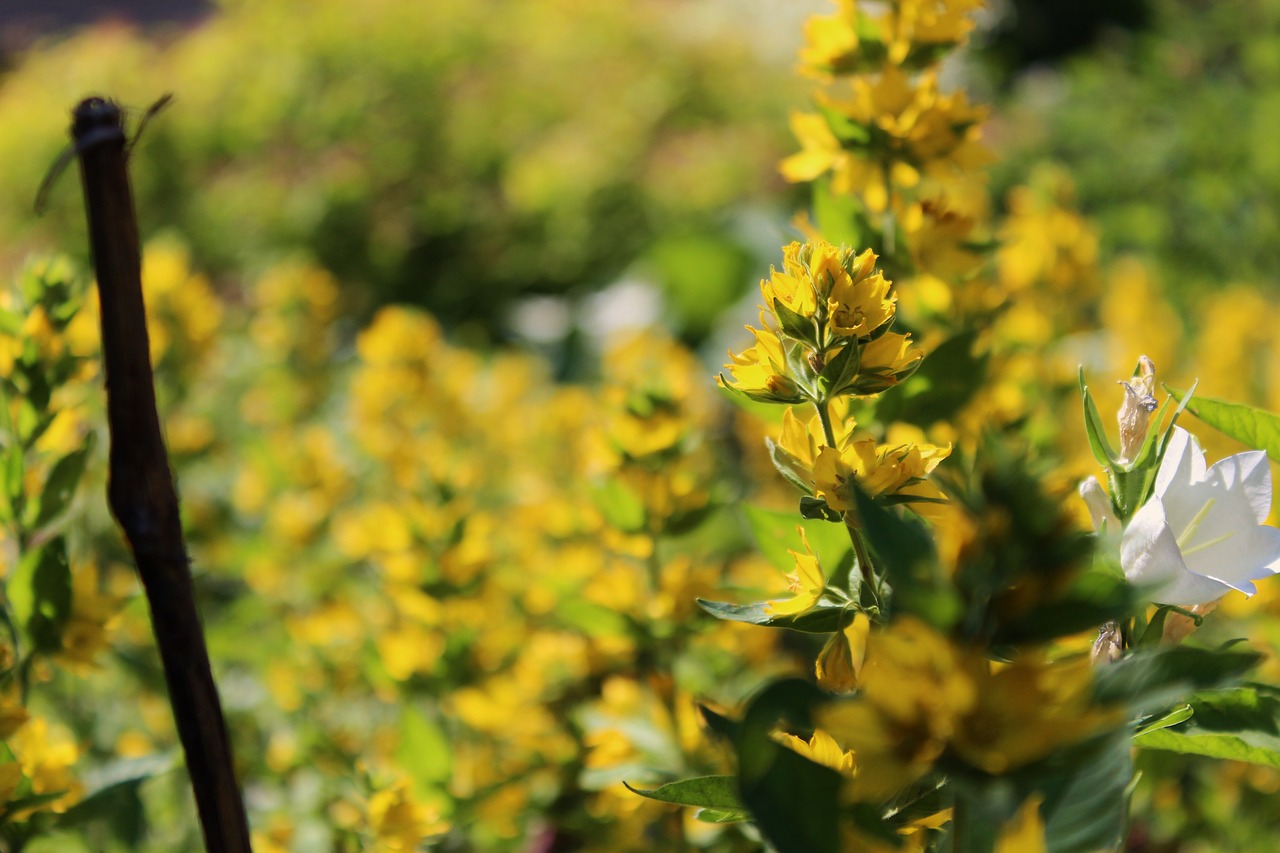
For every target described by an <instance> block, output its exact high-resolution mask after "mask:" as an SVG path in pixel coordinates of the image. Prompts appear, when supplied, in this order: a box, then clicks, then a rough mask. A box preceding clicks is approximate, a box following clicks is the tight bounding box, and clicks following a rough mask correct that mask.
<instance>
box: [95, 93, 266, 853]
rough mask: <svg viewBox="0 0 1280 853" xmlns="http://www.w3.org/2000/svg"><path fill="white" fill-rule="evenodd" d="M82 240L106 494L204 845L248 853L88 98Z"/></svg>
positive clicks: (122, 230)
mask: <svg viewBox="0 0 1280 853" xmlns="http://www.w3.org/2000/svg"><path fill="white" fill-rule="evenodd" d="M72 116H73V118H74V121H73V123H72V126H71V135H72V138H73V139H74V144H75V150H76V153H77V154H78V155H79V158H80V176H81V180H82V183H83V185H84V198H85V207H86V210H87V214H88V219H89V239H90V248H91V249H92V252H93V264H94V269H95V270H96V272H97V276H98V296H99V301H100V304H101V315H102V361H103V366H104V370H105V374H106V386H107V422H108V426H109V427H110V431H111V455H110V474H109V479H108V486H107V499H108V502H109V504H110V506H111V512H112V514H113V515H114V516H115V518H116V521H117V522H118V523H119V524H120V527H121V528H122V529H123V530H124V535H125V538H126V539H127V540H128V542H129V547H130V548H131V549H132V550H133V557H134V561H135V562H136V563H137V566H138V574H139V575H140V576H141V578H142V585H143V588H144V589H145V590H146V594H147V601H148V603H149V604H150V606H151V625H152V629H153V630H154V632H155V637H156V645H157V646H158V647H159V649H160V659H161V660H162V661H163V663H164V675H165V681H166V682H167V684H168V686H169V702H170V704H171V705H172V707H173V717H174V720H175V721H176V722H177V726H178V735H179V737H180V738H181V739H182V748H183V751H184V752H185V753H186V757H187V771H188V772H189V773H190V775H191V785H192V788H194V790H195V798H196V807H197V809H198V810H199V812H200V824H201V827H202V828H203V830H204V839H205V847H206V849H208V850H209V851H210V853H242V851H243V852H244V853H247V851H250V850H251V848H250V844H249V827H248V822H247V821H246V819H245V811H244V802H243V801H242V799H241V797H240V790H239V788H238V787H237V786H236V779H235V773H234V770H233V766H232V758H231V743H230V740H229V738H228V737H227V729H226V724H225V723H224V721H223V718H222V705H221V703H220V702H219V700H218V691H217V687H216V686H215V685H214V681H213V672H212V671H211V669H210V667H209V652H208V650H207V649H206V648H205V642H204V632H203V630H202V629H201V625H200V614H199V611H198V610H197V609H196V600H195V589H194V585H193V584H192V581H191V568H190V561H189V559H188V557H187V547H186V543H185V542H184V540H183V536H182V525H181V521H180V518H179V514H178V494H177V490H176V489H175V488H174V485H173V475H172V474H171V473H170V471H169V459H168V454H167V453H166V451H165V447H164V438H163V436H162V435H161V432H160V418H159V415H158V414H157V413H156V396H155V385H154V380H153V377H152V372H151V356H150V348H149V342H148V337H147V320H146V313H145V309H144V305H143V300H142V256H141V250H140V249H139V244H138V222H137V217H136V215H135V213H134V208H133V193H132V191H131V190H130V187H129V174H128V169H127V163H126V160H127V156H126V155H127V139H126V137H125V132H124V126H123V123H122V119H121V114H120V108H119V107H117V106H116V105H115V104H114V103H112V102H111V101H108V100H104V99H102V98H89V99H87V100H85V101H83V102H81V103H80V105H79V106H77V107H76V108H75V110H74V111H73V112H72Z"/></svg>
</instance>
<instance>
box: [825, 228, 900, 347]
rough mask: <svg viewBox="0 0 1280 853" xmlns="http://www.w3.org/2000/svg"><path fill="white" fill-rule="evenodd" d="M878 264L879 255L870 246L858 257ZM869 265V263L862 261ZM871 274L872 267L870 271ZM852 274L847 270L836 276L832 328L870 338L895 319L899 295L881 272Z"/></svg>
mask: <svg viewBox="0 0 1280 853" xmlns="http://www.w3.org/2000/svg"><path fill="white" fill-rule="evenodd" d="M864 258H867V259H868V260H869V262H870V264H874V263H875V259H876V256H875V255H873V254H872V253H871V250H870V249H868V250H867V251H866V252H863V253H862V254H861V255H859V256H858V260H859V261H862V260H863V259H864ZM860 266H861V267H862V268H864V269H865V268H867V267H868V266H869V264H868V263H866V262H863V263H861V264H860ZM868 273H869V270H868ZM868 273H864V274H863V275H861V276H857V277H855V276H851V275H849V274H848V273H847V272H846V273H845V274H844V275H842V276H840V277H838V278H836V279H835V283H834V285H833V286H832V288H831V296H830V297H828V299H827V308H828V311H829V312H830V315H831V320H830V323H831V331H833V332H835V333H836V334H839V335H849V336H851V337H858V338H869V337H870V336H871V334H872V333H873V332H875V331H876V330H877V329H879V328H880V327H881V326H883V325H885V324H886V323H888V322H890V321H891V320H893V315H894V311H895V303H896V302H897V297H895V296H891V295H890V294H889V281H888V280H887V279H886V278H885V277H884V276H883V275H882V274H881V273H879V272H876V273H874V274H868Z"/></svg>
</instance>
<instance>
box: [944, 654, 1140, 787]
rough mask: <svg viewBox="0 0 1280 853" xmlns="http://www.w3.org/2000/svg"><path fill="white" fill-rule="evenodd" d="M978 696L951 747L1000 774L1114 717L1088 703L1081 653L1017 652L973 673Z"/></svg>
mask: <svg viewBox="0 0 1280 853" xmlns="http://www.w3.org/2000/svg"><path fill="white" fill-rule="evenodd" d="M977 683H978V685H979V689H978V701H977V703H976V705H975V706H974V708H973V709H972V711H971V712H970V713H969V714H968V715H967V716H966V717H965V719H964V720H962V721H961V722H960V725H959V726H958V728H957V730H956V734H955V737H954V739H953V742H952V747H953V748H954V749H955V751H956V753H957V754H958V755H959V756H960V757H961V758H963V759H964V760H965V761H966V762H968V763H969V764H972V765H973V766H975V767H979V768H981V769H982V770H985V771H987V772H988V773H1004V772H1007V771H1009V770H1012V769H1016V768H1018V767H1021V766H1023V765H1025V764H1029V763H1030V762H1032V761H1036V760H1039V759H1041V758H1044V757H1045V756H1046V755H1048V754H1049V753H1051V752H1053V751H1054V750H1055V749H1057V748H1058V747H1060V746H1064V745H1067V744H1071V743H1076V742H1078V741H1080V740H1082V739H1084V738H1085V737H1088V736H1090V735H1092V734H1094V733H1096V732H1097V731H1098V730H1099V729H1101V728H1102V727H1103V726H1104V725H1106V724H1108V723H1118V722H1120V719H1119V717H1118V715H1117V712H1115V711H1114V710H1112V709H1109V708H1098V707H1092V706H1091V704H1090V703H1091V693H1092V689H1093V667H1092V665H1091V664H1090V662H1089V660H1088V659H1087V658H1083V657H1082V658H1079V659H1077V660H1069V661H1053V660H1049V659H1048V658H1046V657H1045V656H1044V655H1043V654H1042V653H1033V654H1027V655H1022V656H1020V657H1019V658H1018V659H1016V660H1015V661H1014V662H1013V663H1011V664H1009V665H1008V666H1005V667H1001V668H999V669H998V670H997V671H994V672H993V671H992V667H991V666H990V665H988V666H986V667H985V668H983V669H981V670H979V671H978V672H977Z"/></svg>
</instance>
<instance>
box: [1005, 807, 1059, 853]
mask: <svg viewBox="0 0 1280 853" xmlns="http://www.w3.org/2000/svg"><path fill="white" fill-rule="evenodd" d="M1043 800H1044V798H1043V797H1041V796H1040V795H1039V794H1036V795H1034V796H1032V797H1028V798H1027V801H1026V802H1024V803H1023V804H1022V807H1021V808H1019V809H1018V813H1017V814H1015V815H1014V816H1013V819H1012V820H1010V821H1009V822H1008V823H1006V824H1005V825H1004V826H1003V827H1001V829H1000V837H999V838H998V839H996V846H995V851H994V853H1046V851H1047V850H1048V849H1049V848H1048V846H1047V845H1046V844H1045V837H1044V818H1043V817H1041V816H1040V803H1041V802H1042V801H1043Z"/></svg>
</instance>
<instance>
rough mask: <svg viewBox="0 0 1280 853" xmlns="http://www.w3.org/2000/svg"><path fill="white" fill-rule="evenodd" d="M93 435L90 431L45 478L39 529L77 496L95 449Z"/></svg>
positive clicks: (37, 524)
mask: <svg viewBox="0 0 1280 853" xmlns="http://www.w3.org/2000/svg"><path fill="white" fill-rule="evenodd" d="M93 435H94V434H93V433H89V435H87V436H86V437H85V442H84V445H83V446H81V447H79V448H77V449H75V450H73V451H71V452H70V453H68V454H67V455H66V456H63V457H62V458H61V459H59V460H58V461H57V462H56V463H55V464H54V466H53V470H51V471H50V472H49V478H48V479H47V480H45V483H44V489H43V491H42V492H41V493H40V507H39V511H38V512H37V513H36V520H35V525H34V526H35V527H36V528H37V529H39V528H41V527H44V526H45V525H46V524H48V523H49V522H50V521H53V519H55V518H56V517H57V516H58V514H59V513H61V512H62V511H63V510H64V509H66V507H67V505H68V504H69V503H70V502H71V498H72V497H74V496H75V492H76V487H77V486H78V485H79V484H80V477H81V476H82V475H83V474H84V468H85V463H86V462H87V461H88V458H89V454H90V453H91V452H92V450H93V442H94V437H93Z"/></svg>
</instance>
